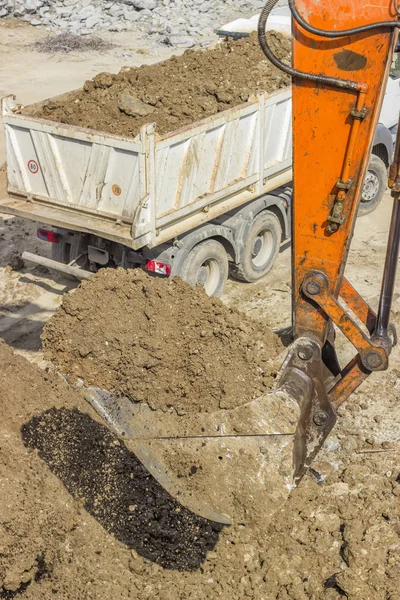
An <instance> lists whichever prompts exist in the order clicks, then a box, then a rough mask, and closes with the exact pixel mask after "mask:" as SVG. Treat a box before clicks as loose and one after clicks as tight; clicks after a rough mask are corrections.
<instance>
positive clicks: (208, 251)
mask: <svg viewBox="0 0 400 600" xmlns="http://www.w3.org/2000/svg"><path fill="white" fill-rule="evenodd" d="M228 273H229V264H228V256H227V254H226V252H225V248H224V247H223V245H222V244H220V243H219V242H217V241H216V240H205V241H204V242H201V243H200V244H197V246H195V247H194V248H193V249H192V250H191V251H190V253H189V255H188V257H187V258H186V260H185V262H184V263H183V265H182V269H181V271H180V273H178V275H179V277H180V278H181V279H183V281H186V282H187V283H188V284H189V285H191V286H195V285H201V286H202V287H203V288H204V289H205V291H206V293H207V294H208V296H220V295H221V294H222V292H223V291H224V289H225V284H226V282H227V279H228Z"/></svg>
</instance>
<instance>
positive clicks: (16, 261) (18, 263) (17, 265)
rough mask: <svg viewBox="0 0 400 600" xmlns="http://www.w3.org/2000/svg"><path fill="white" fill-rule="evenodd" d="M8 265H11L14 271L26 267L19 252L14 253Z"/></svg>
mask: <svg viewBox="0 0 400 600" xmlns="http://www.w3.org/2000/svg"><path fill="white" fill-rule="evenodd" d="M8 266H9V267H11V269H12V270H13V271H21V269H23V268H24V267H25V263H24V261H23V260H22V258H21V257H20V256H19V255H18V254H13V255H12V256H11V258H10V261H9V263H8Z"/></svg>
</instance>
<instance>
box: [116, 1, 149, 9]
mask: <svg viewBox="0 0 400 600" xmlns="http://www.w3.org/2000/svg"><path fill="white" fill-rule="evenodd" d="M124 2H125V4H130V5H131V6H134V7H135V8H137V9H139V10H154V9H155V8H156V7H157V0H124Z"/></svg>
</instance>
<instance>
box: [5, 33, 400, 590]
mask: <svg viewBox="0 0 400 600" xmlns="http://www.w3.org/2000/svg"><path fill="white" fill-rule="evenodd" d="M44 35H45V32H44V31H43V30H36V29H34V28H32V27H29V26H27V25H22V26H18V25H16V24H7V23H6V22H4V23H3V24H2V26H1V27H0V44H1V52H2V57H3V60H2V63H1V65H0V74H1V77H0V81H1V83H0V86H1V94H0V95H1V96H5V95H7V94H10V93H13V94H16V96H17V98H18V100H19V101H21V102H23V103H32V102H37V101H40V100H43V99H45V98H48V97H51V96H54V95H57V94H60V93H63V92H66V91H69V90H71V89H75V88H78V87H80V86H82V85H83V83H84V81H86V80H87V79H89V78H92V77H93V76H94V75H95V74H96V73H98V72H100V71H113V72H117V71H119V69H120V68H121V66H123V65H121V59H120V58H116V56H115V50H110V51H107V52H105V53H104V54H91V53H85V54H74V53H70V54H68V55H62V56H57V55H54V56H48V55H43V54H38V53H36V52H35V51H32V49H31V48H30V46H29V44H31V43H32V42H34V41H35V39H38V38H39V37H42V36H44ZM113 42H114V43H115V44H117V45H119V47H120V48H122V50H121V52H123V51H127V52H128V51H129V52H130V53H131V54H132V55H133V57H131V58H130V59H129V66H132V65H139V64H142V63H144V62H147V63H150V62H154V61H157V60H161V59H162V58H164V57H167V56H168V51H167V50H165V51H163V52H162V54H161V53H160V54H159V55H157V56H156V55H152V56H149V55H148V54H147V53H146V52H147V51H146V48H145V47H142V48H140V49H138V48H136V50H135V41H134V40H133V39H132V34H118V35H113ZM139 50H140V51H139ZM0 157H1V161H3V160H4V141H3V139H2V140H1V146H0ZM3 179H4V178H3ZM1 193H2V194H4V193H5V187H4V181H3V183H2V187H1ZM390 212H391V199H390V195H389V194H386V195H385V198H384V200H383V202H382V205H381V206H380V207H379V209H378V210H377V211H376V212H375V213H373V214H372V215H369V216H367V217H363V218H362V219H359V221H358V223H357V226H356V232H355V237H354V241H353V246H352V250H351V254H350V259H349V264H348V268H347V272H346V274H347V276H348V278H349V279H350V281H351V282H352V283H353V284H354V285H355V287H356V288H357V289H358V291H359V292H360V293H361V294H362V295H363V296H364V297H365V298H366V299H367V300H368V301H369V302H370V303H371V305H372V306H373V307H376V305H377V300H378V295H379V287H380V281H381V274H382V268H383V263H384V257H385V249H386V239H387V232H388V226H389V220H390ZM36 229H37V224H36V223H29V222H24V221H22V220H21V219H16V218H12V217H9V216H7V215H2V217H1V222H0V337H1V338H2V339H3V340H4V341H5V342H6V344H8V345H9V346H11V347H13V348H14V349H15V350H16V352H17V353H18V354H19V355H22V357H14V356H13V355H12V354H11V353H10V351H9V350H8V348H7V347H5V346H3V345H2V346H1V347H0V359H1V362H2V372H3V375H2V389H3V391H4V393H2V394H1V395H0V414H1V417H2V418H1V427H0V496H1V502H0V528H1V538H0V598H5V599H9V598H21V599H26V600H28V599H32V600H33V599H34V600H39V599H47V598H57V599H58V598H60V599H63V598H65V599H67V598H68V599H70V598H81V599H82V600H86V599H100V600H103V599H104V600H106V599H111V598H113V600H114V599H115V600H119V599H121V600H122V599H126V598H132V599H135V600H136V599H138V600H147V599H149V598H154V599H160V600H161V599H162V600H189V599H190V600H200V599H207V600H208V599H211V600H213V599H214V598H215V599H217V598H223V599H225V598H226V599H227V600H228V599H229V600H243V599H246V598H250V599H254V600H274V599H279V600H288V599H293V600H307V599H310V598H311V599H315V600H320V599H323V600H339V599H340V598H342V597H347V598H350V599H351V600H360V599H362V600H396V599H397V598H398V597H399V592H398V590H399V585H400V460H399V458H400V403H399V397H400V368H399V356H400V350H399V349H398V348H396V349H395V350H394V352H393V354H392V360H391V367H390V370H389V371H388V372H387V373H381V374H375V375H373V376H371V378H370V379H369V380H368V381H367V382H366V383H365V384H364V385H363V386H362V388H361V389H360V390H359V391H358V392H357V393H356V394H355V395H354V396H353V397H352V398H351V400H350V401H349V402H348V403H347V404H346V405H345V406H343V407H342V408H341V409H340V410H339V421H338V425H337V427H336V429H335V431H334V433H333V434H332V435H331V437H330V438H329V440H328V442H327V443H326V446H325V448H324V450H323V451H322V453H321V454H320V456H319V458H318V460H317V461H316V462H315V464H314V465H313V468H314V474H313V473H309V474H308V475H307V477H306V478H305V480H304V481H303V482H302V484H301V486H300V487H299V488H298V489H297V490H295V491H294V492H293V494H292V496H291V498H290V499H289V501H288V503H287V504H286V505H284V506H282V508H281V510H280V512H278V514H277V515H276V518H275V519H274V520H273V521H272V522H260V523H258V524H257V527H256V528H248V527H245V526H242V525H235V526H232V527H230V528H221V527H218V526H212V525H210V524H207V523H204V522H202V521H201V520H198V521H196V520H195V519H194V520H193V519H188V516H187V512H186V511H182V510H181V509H180V507H178V506H177V505H175V504H173V503H172V502H171V499H170V498H167V497H165V496H163V493H162V491H161V490H160V489H159V488H158V487H157V486H155V484H154V482H153V481H151V480H149V478H148V477H147V475H146V473H145V472H144V471H143V468H142V467H141V466H140V464H139V463H138V462H137V461H136V460H135V458H134V457H133V455H131V454H130V453H129V452H127V451H125V449H124V447H123V446H121V445H119V444H120V443H119V442H118V441H117V440H116V439H114V438H113V437H112V436H111V434H110V433H109V432H108V431H107V430H106V429H105V428H104V426H103V425H102V424H101V423H100V422H99V420H98V419H97V418H96V417H95V415H94V414H93V413H92V412H91V411H90V410H89V408H88V407H87V406H86V404H84V402H83V401H82V399H81V398H80V397H79V395H78V394H75V393H73V392H71V391H70V390H69V389H68V388H67V387H66V384H64V383H63V382H62V381H60V380H58V379H54V378H53V376H50V375H48V374H46V372H45V371H38V370H37V369H36V365H39V366H40V367H45V366H46V363H45V361H44V358H43V354H42V350H41V340H40V335H41V331H42V328H43V326H44V324H45V323H46V322H47V321H48V319H49V318H50V316H51V315H52V314H53V313H54V311H55V309H56V308H57V307H58V306H59V304H60V302H61V299H62V295H63V293H64V292H65V291H67V290H69V289H71V288H72V287H74V284H73V282H71V281H67V280H65V279H63V278H62V277H60V276H59V275H56V274H54V273H52V272H49V271H47V270H43V269H41V268H38V267H35V268H34V267H32V266H31V265H25V266H23V265H21V264H20V262H19V261H18V259H17V258H16V256H17V255H19V254H20V253H21V252H22V251H24V250H28V251H31V252H38V253H40V254H44V255H47V256H50V249H49V247H48V245H46V244H44V243H41V242H39V241H38V240H37V238H36V237H35V234H36ZM290 286H291V274H290V249H289V248H288V247H285V248H282V252H281V254H280V255H279V257H278V261H277V264H276V266H275V268H274V269H273V270H272V271H271V273H270V274H269V275H268V276H266V277H265V278H264V279H263V280H261V281H260V282H259V283H257V284H251V285H245V284H242V283H238V282H235V281H234V280H230V281H229V282H228V286H227V290H226V293H225V295H224V296H223V298H222V300H223V302H224V303H226V304H227V305H228V306H230V307H235V308H238V309H240V310H241V311H243V312H245V313H246V315H247V317H249V318H255V319H263V320H264V321H265V323H266V325H268V326H269V327H271V328H272V329H279V328H282V327H285V326H287V325H288V324H289V322H290V314H291V290H290ZM393 312H394V321H395V323H396V324H397V325H398V326H399V327H400V316H399V315H400V294H399V293H398V292H396V296H395V302H394V310H393ZM337 343H338V347H339V349H340V356H341V360H342V361H343V362H344V361H345V360H346V359H348V358H350V357H351V354H352V349H351V348H349V347H348V346H347V344H346V343H345V340H342V339H341V338H338V340H337ZM22 359H28V361H30V362H31V363H35V365H33V366H30V365H29V364H28V363H26V362H25V360H22ZM41 373H43V374H41ZM21 428H22V433H21ZM77 448H78V449H79V452H78V453H77V451H76V450H77ZM61 458H62V459H63V460H61ZM69 458H70V460H68V459H69ZM65 465H68V469H66V468H65ZM76 481H79V482H80V487H79V489H78V488H77V486H76V485H75V484H76ZM132 482H135V484H134V485H133V483H132ZM127 490H128V491H127ZM154 502H156V507H157V508H154V507H153V505H152V503H154ZM160 507H161V508H160ZM157 510H159V511H161V512H162V518H159V517H157V516H156V515H157V514H158V513H157Z"/></svg>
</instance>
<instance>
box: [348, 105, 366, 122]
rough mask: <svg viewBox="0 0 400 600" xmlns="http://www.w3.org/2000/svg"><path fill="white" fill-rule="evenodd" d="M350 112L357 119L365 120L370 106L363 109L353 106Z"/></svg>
mask: <svg viewBox="0 0 400 600" xmlns="http://www.w3.org/2000/svg"><path fill="white" fill-rule="evenodd" d="M350 114H351V116H352V117H353V118H354V119H357V120H358V121H363V120H364V119H365V117H366V116H367V114H368V108H366V107H364V108H362V109H361V110H357V108H353V110H352V111H351V113H350Z"/></svg>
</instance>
